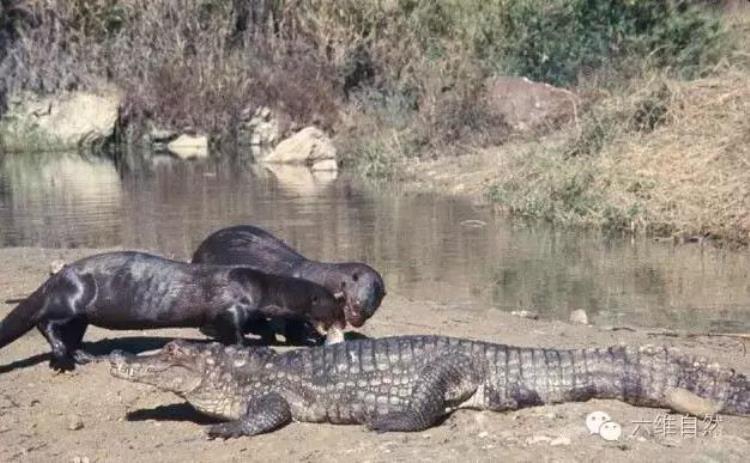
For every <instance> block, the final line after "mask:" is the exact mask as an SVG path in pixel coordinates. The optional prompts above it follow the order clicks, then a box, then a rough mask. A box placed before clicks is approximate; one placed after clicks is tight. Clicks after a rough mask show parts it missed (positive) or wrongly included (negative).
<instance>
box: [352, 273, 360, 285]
mask: <svg viewBox="0 0 750 463" xmlns="http://www.w3.org/2000/svg"><path fill="white" fill-rule="evenodd" d="M352 280H354V282H355V283H356V282H357V281H359V273H354V274H352Z"/></svg>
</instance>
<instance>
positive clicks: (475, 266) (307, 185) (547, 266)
mask: <svg viewBox="0 0 750 463" xmlns="http://www.w3.org/2000/svg"><path fill="white" fill-rule="evenodd" d="M234 224H255V225H259V226H262V227H264V228H267V229H268V230H270V231H272V232H273V233H275V234H277V236H279V237H281V238H282V239H284V240H285V241H287V242H289V243H290V244H291V245H292V246H294V247H296V248H297V249H299V250H300V251H301V252H302V253H303V254H305V255H306V256H308V257H310V258H315V259H319V260H329V261H346V260H359V261H366V262H368V263H370V265H372V266H373V267H375V268H376V269H378V270H379V271H380V272H381V273H382V274H383V275H384V278H385V280H386V285H387V287H388V290H389V292H391V293H396V294H400V295H403V296H406V297H409V298H413V299H416V300H419V299H423V300H424V299H429V300H437V301H439V302H444V303H446V304H449V305H450V306H452V307H455V310H487V309H488V308H492V309H496V310H507V311H512V310H529V311H534V312H537V313H539V314H540V316H541V317H547V318H560V319H567V318H568V316H569V313H570V312H571V311H572V310H575V309H584V310H586V311H587V312H588V314H589V317H590V319H591V320H592V322H593V323H596V324H602V325H638V326H649V327H666V328H673V329H687V330H691V331H709V330H710V331H730V330H731V331H748V329H750V254H749V253H748V252H747V251H739V252H738V251H731V250H723V249H716V248H712V247H703V246H700V245H680V246H674V245H672V244H665V243H657V242H654V241H652V240H647V239H636V240H631V239H623V238H607V237H603V236H601V235H600V234H598V233H582V232H580V231H578V232H576V231H569V230H568V231H561V230H558V229H555V228H553V227H550V226H545V225H538V224H537V225H533V226H531V225H528V224H521V223H518V222H513V221H509V220H508V219H507V218H504V217H503V216H498V215H496V214H494V213H493V212H492V211H491V210H490V209H488V208H480V207H475V206H473V205H472V203H471V202H470V201H468V200H465V199H458V198H451V197H445V196H441V195H434V194H404V193H401V192H398V191H394V189H392V188H385V187H367V186H363V185H362V182H361V181H358V180H357V179H352V178H348V177H346V176H339V177H336V176H335V175H330V174H329V175H323V174H321V175H313V174H312V173H310V172H309V171H308V170H306V169H303V168H297V169H292V168H285V169H280V168H276V169H275V170H273V171H272V170H269V169H267V168H263V167H259V166H256V165H253V164H250V163H245V162H239V161H223V162H219V161H201V162H185V161H176V160H172V159H169V158H165V157H164V158H156V159H155V160H153V161H150V162H137V163H133V162H129V163H126V164H125V163H120V164H119V165H116V164H115V163H114V162H112V161H109V160H101V159H83V158H81V157H80V156H78V155H76V154H60V153H54V154H29V153H22V154H16V155H5V156H3V155H0V247H8V246H37V247H45V248H60V247H87V248H90V247H94V248H98V247H101V248H106V247H124V248H132V249H142V250H148V251H151V252H157V253H160V254H164V255H168V256H170V257H175V258H179V259H188V258H189V256H190V255H191V253H192V251H193V250H194V249H195V247H196V246H197V245H198V243H199V242H200V241H201V240H202V239H203V238H204V237H205V236H206V235H207V234H209V233H210V232H211V231H213V230H215V229H218V228H221V227H225V226H228V225H234Z"/></svg>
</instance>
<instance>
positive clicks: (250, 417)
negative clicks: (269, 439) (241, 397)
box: [208, 393, 292, 439]
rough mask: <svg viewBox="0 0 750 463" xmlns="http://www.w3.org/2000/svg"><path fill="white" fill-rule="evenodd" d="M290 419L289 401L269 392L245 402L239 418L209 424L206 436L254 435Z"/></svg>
mask: <svg viewBox="0 0 750 463" xmlns="http://www.w3.org/2000/svg"><path fill="white" fill-rule="evenodd" d="M291 421H292V412H291V410H290V409H289V403H287V401H286V400H285V399H284V398H283V397H281V396H280V395H279V394H276V393H270V394H266V395H264V396H261V397H258V398H256V399H253V400H251V401H250V403H249V404H247V410H246V411H245V414H244V415H243V416H242V417H241V418H240V419H239V420H237V421H230V422H228V423H221V424H217V425H213V426H210V427H209V428H208V438H209V439H216V438H217V437H218V438H221V439H231V438H234V437H240V436H254V435H256V434H262V433H264V432H270V431H273V430H274V429H278V428H280V427H282V426H284V425H285V424H288V423H289V422H291Z"/></svg>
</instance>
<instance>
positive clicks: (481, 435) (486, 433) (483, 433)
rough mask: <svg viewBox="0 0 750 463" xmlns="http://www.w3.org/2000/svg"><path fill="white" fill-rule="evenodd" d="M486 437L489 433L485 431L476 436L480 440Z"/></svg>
mask: <svg viewBox="0 0 750 463" xmlns="http://www.w3.org/2000/svg"><path fill="white" fill-rule="evenodd" d="M488 435H489V433H488V432H487V431H482V432H480V433H479V434H477V437H479V438H480V439H484V438H485V437H487V436H488Z"/></svg>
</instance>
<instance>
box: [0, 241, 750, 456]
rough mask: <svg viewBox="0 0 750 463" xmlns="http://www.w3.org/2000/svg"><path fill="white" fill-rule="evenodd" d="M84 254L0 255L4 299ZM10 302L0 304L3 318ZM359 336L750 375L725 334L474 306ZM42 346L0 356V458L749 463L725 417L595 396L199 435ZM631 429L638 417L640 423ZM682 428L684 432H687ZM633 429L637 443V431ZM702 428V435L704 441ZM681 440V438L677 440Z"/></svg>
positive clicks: (148, 396)
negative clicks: (482, 343)
mask: <svg viewBox="0 0 750 463" xmlns="http://www.w3.org/2000/svg"><path fill="white" fill-rule="evenodd" d="M94 252H96V251H93V250H83V249H77V250H62V251H61V250H43V249H38V248H8V249H0V259H1V260H2V262H3V264H2V266H0V301H4V300H5V299H9V298H16V297H20V296H22V295H24V294H27V293H28V292H30V291H32V290H33V289H35V288H36V287H37V286H38V285H39V284H40V283H41V282H42V281H43V279H44V278H45V274H46V272H47V271H48V268H49V263H50V261H52V260H54V259H60V258H62V259H64V260H66V261H70V260H74V259H76V258H78V257H81V256H84V255H88V254H91V253H94ZM12 307H13V306H12V305H7V304H2V305H0V316H5V313H7V311H9V310H10V309H11V308H12ZM361 332H362V333H363V334H366V335H368V336H385V335H393V334H420V333H434V334H444V335H451V336H463V337H468V338H473V339H481V340H488V341H494V342H503V343H509V344H516V345H524V346H557V347H583V346H594V345H610V344H617V343H627V344H647V343H650V344H667V345H672V346H678V347H680V348H681V349H683V350H684V351H686V352H690V353H693V354H698V355H704V356H706V357H709V358H712V359H716V360H720V361H721V363H722V364H725V365H727V366H731V367H734V368H737V369H738V370H740V371H744V372H746V373H750V357H749V356H747V355H746V353H745V347H744V346H743V344H742V342H741V341H739V340H737V339H733V338H715V337H712V338H707V337H696V338H679V337H678V338H674V337H654V336H650V335H648V334H646V333H645V332H640V331H639V332H629V331H617V332H612V331H607V330H604V329H602V328H599V327H592V326H583V325H573V324H569V323H563V322H559V321H549V320H528V319H524V318H517V317H514V316H512V315H510V314H507V313H504V312H500V311H498V310H494V309H485V308H482V307H464V306H461V307H460V308H456V307H451V306H448V305H445V304H443V303H441V301H434V300H433V301H417V300H410V299H407V298H405V297H403V296H400V295H398V294H393V293H392V294H389V295H388V297H387V298H386V299H385V301H384V304H383V306H382V307H381V309H380V311H379V313H378V314H377V316H376V317H375V318H374V319H372V320H371V321H370V322H369V323H368V324H367V325H366V326H365V327H364V328H363V329H362V330H361ZM172 337H184V338H201V337H202V335H201V334H200V333H198V332H197V331H195V330H161V331H149V332H140V331H123V332H114V331H107V330H102V329H97V328H92V329H90V330H89V331H88V333H87V335H86V338H85V340H86V341H87V348H88V349H89V350H90V351H92V352H95V353H106V352H108V351H110V350H112V349H114V348H121V349H126V350H133V351H141V350H148V349H153V348H156V347H159V346H160V345H162V344H163V343H164V342H166V341H167V340H169V339H170V338H172ZM48 351H49V348H48V346H47V343H46V342H45V341H44V340H43V338H42V337H41V335H40V334H38V333H37V332H36V331H34V332H32V333H29V334H28V335H26V336H24V337H23V338H21V339H19V340H18V341H16V342H14V343H13V344H11V345H9V346H7V347H6V348H4V349H3V350H1V351H0V461H3V462H11V461H32V462H35V461H39V462H42V461H44V462H48V461H63V462H72V461H90V462H133V461H162V462H185V461H208V460H210V461H214V462H224V461H306V462H313V461H314V462H320V461H323V462H325V461H371V462H380V461H446V460H456V459H460V460H461V461H496V460H499V459H501V458H502V459H503V460H504V461H533V462H543V461H560V462H567V461H570V462H574V461H607V462H631V461H659V462H666V461H683V462H687V461H691V462H692V461H696V462H710V461H711V462H712V461H738V462H739V461H747V460H746V458H747V455H748V454H750V426H748V420H747V419H745V418H739V417H728V416H721V417H720V418H721V422H719V423H717V424H715V426H714V427H713V428H712V429H708V428H707V427H704V426H703V424H702V422H701V421H699V422H698V428H699V430H698V432H697V433H696V435H693V433H692V432H686V429H685V427H684V426H681V425H685V424H686V423H687V421H685V422H682V421H681V419H680V417H679V416H677V417H675V418H676V420H675V423H676V435H663V434H664V433H662V432H661V430H660V428H659V426H658V424H657V423H658V422H659V419H660V418H663V416H664V410H658V409H648V408H639V407H632V406H629V405H626V404H622V403H619V402H615V401H601V400H596V401H591V402H588V403H571V404H562V405H557V406H544V407H536V408H530V409H526V410H522V411H518V412H509V413H491V412H474V411H459V412H456V413H454V414H453V415H452V416H450V417H449V418H448V419H447V420H446V421H445V422H444V423H443V424H442V425H440V426H439V427H436V428H432V429H429V430H427V431H424V432H419V433H411V434H375V433H371V432H368V431H366V430H365V429H364V428H362V427H360V426H333V425H327V424H306V423H293V424H291V425H289V426H287V427H285V428H284V429H281V430H279V431H277V432H274V433H272V434H266V435H262V436H258V437H253V438H244V439H235V440H231V441H226V442H221V441H208V440H206V438H205V437H204V434H203V429H202V426H203V425H205V424H206V423H207V422H208V421H207V420H206V419H205V418H203V417H201V416H200V415H198V414H197V413H195V412H194V411H192V410H191V409H190V408H189V407H188V406H186V405H184V404H183V403H182V402H181V400H180V399H179V398H177V397H176V396H173V395H171V394H166V393H162V392H158V391H156V390H154V389H152V388H150V387H148V386H144V385H136V384H132V383H127V382H124V381H119V380H116V379H114V378H112V377H111V376H110V375H109V372H108V367H107V365H106V363H98V364H94V365H90V366H86V367H83V368H80V369H78V370H77V371H76V372H74V373H68V374H56V373H54V372H53V371H51V370H50V369H49V368H48V366H47V361H48V357H47V353H48ZM595 410H603V411H606V412H607V413H609V415H610V416H612V418H613V419H614V420H616V421H618V422H619V423H621V424H622V426H623V435H622V437H621V438H620V439H619V440H618V441H615V442H607V441H605V440H603V439H602V438H601V437H599V436H598V435H590V434H589V433H588V430H587V429H586V427H585V425H584V418H585V416H586V415H587V414H588V413H590V412H592V411H595ZM637 421H646V422H647V423H645V424H641V425H640V429H636V428H637V427H638V425H637V424H636V423H635V422H637ZM688 431H689V430H688ZM634 432H635V435H633V434H634ZM704 432H705V435H703V434H704ZM681 434H682V435H681Z"/></svg>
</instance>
